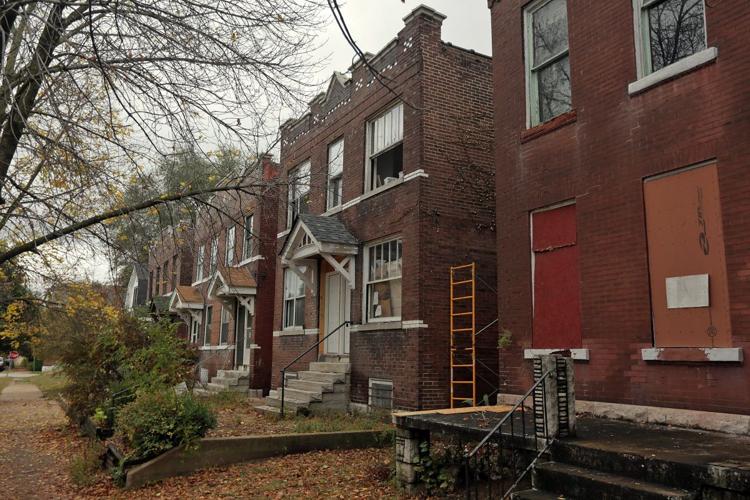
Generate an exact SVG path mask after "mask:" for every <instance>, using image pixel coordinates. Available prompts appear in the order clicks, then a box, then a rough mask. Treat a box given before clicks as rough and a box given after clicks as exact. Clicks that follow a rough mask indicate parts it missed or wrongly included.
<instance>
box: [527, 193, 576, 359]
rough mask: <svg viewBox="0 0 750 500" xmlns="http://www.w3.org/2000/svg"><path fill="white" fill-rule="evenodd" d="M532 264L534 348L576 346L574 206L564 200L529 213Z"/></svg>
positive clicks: (566, 347)
mask: <svg viewBox="0 0 750 500" xmlns="http://www.w3.org/2000/svg"><path fill="white" fill-rule="evenodd" d="M531 231H532V241H531V244H532V248H531V250H532V259H533V265H534V332H533V337H532V344H533V347H534V348H535V349H563V348H564V349H573V348H579V347H581V344H582V339H581V299H580V295H581V292H580V290H581V282H580V277H579V271H578V241H577V234H576V206H575V205H574V204H567V205H564V206H558V207H555V208H552V209H545V210H540V211H538V212H534V213H533V214H532V215H531Z"/></svg>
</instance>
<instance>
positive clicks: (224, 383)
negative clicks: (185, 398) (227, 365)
mask: <svg viewBox="0 0 750 500" xmlns="http://www.w3.org/2000/svg"><path fill="white" fill-rule="evenodd" d="M249 381H250V372H246V371H241V370H219V371H217V372H216V376H215V377H213V378H211V382H209V383H208V384H206V385H205V388H195V389H194V390H193V393H194V394H199V395H212V394H217V393H219V392H223V391H232V392H239V393H242V394H248V395H249V394H250V392H251V391H250V389H249Z"/></svg>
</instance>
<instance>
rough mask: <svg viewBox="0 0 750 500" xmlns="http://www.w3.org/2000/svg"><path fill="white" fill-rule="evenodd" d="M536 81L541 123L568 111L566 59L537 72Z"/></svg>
mask: <svg viewBox="0 0 750 500" xmlns="http://www.w3.org/2000/svg"><path fill="white" fill-rule="evenodd" d="M537 79H538V80H537V81H538V85H539V120H540V121H541V122H545V121H547V120H549V119H550V118H554V117H555V116H558V115H561V114H563V113H565V112H567V111H570V109H571V108H572V100H571V93H570V63H569V60H568V58H567V57H565V58H563V59H560V60H559V61H557V62H555V63H554V64H550V65H549V66H547V67H545V68H543V69H541V70H539V72H538V73H537Z"/></svg>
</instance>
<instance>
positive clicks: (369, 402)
mask: <svg viewBox="0 0 750 500" xmlns="http://www.w3.org/2000/svg"><path fill="white" fill-rule="evenodd" d="M375 384H378V385H387V386H390V388H391V407H390V408H383V407H381V406H373V404H372V401H373V397H372V386H373V385H375ZM367 406H368V407H369V408H370V409H377V410H393V380H386V379H382V378H370V379H368V382H367Z"/></svg>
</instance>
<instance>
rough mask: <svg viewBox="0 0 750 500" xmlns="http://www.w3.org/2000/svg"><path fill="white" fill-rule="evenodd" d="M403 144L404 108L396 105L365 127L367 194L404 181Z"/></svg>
mask: <svg viewBox="0 0 750 500" xmlns="http://www.w3.org/2000/svg"><path fill="white" fill-rule="evenodd" d="M403 140H404V105H403V104H397V105H396V106H394V107H392V108H391V109H389V110H388V111H386V112H385V113H383V114H382V115H380V116H379V117H377V118H375V119H374V120H372V121H371V122H369V123H368V124H367V190H372V189H377V188H379V187H381V186H385V185H386V184H389V183H391V182H395V181H397V180H399V179H400V178H401V177H403V175H404V144H403Z"/></svg>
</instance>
